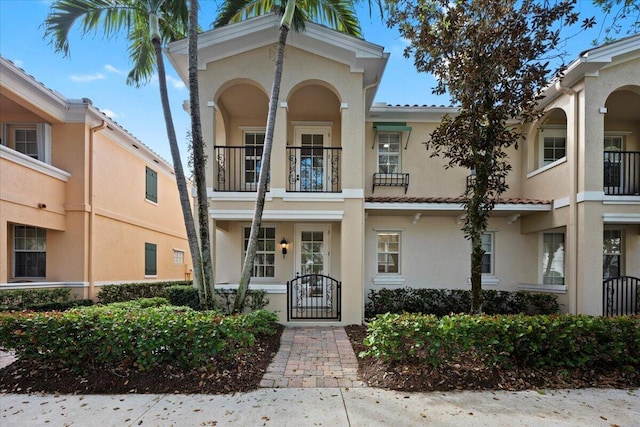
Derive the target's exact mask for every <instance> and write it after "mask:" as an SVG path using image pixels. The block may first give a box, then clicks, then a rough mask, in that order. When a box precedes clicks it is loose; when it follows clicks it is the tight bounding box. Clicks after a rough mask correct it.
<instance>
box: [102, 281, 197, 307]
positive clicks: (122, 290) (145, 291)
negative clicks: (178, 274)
mask: <svg viewBox="0 0 640 427" xmlns="http://www.w3.org/2000/svg"><path fill="white" fill-rule="evenodd" d="M180 285H182V286H192V285H193V283H192V282H191V281H189V280H177V281H172V282H140V283H121V284H118V285H115V284H114V285H104V286H102V288H101V289H100V293H99V294H98V299H99V300H100V302H101V303H103V304H111V303H112V302H122V301H132V300H135V299H138V298H154V297H162V298H168V294H167V288H169V287H171V286H180Z"/></svg>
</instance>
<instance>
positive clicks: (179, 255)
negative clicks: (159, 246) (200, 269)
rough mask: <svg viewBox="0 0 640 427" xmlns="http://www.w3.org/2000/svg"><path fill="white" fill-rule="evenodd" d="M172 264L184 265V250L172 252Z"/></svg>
mask: <svg viewBox="0 0 640 427" xmlns="http://www.w3.org/2000/svg"><path fill="white" fill-rule="evenodd" d="M173 263H174V264H175V265H184V250H182V249H174V250H173Z"/></svg>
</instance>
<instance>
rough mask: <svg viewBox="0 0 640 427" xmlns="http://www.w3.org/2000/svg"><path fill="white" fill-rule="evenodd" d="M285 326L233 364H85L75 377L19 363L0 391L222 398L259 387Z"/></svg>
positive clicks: (1, 377)
mask: <svg viewBox="0 0 640 427" xmlns="http://www.w3.org/2000/svg"><path fill="white" fill-rule="evenodd" d="M283 329H284V327H282V326H281V327H280V328H279V329H278V332H277V333H276V334H275V335H271V336H267V335H259V336H258V337H257V339H256V343H255V345H254V346H253V347H252V348H250V349H249V350H248V351H245V352H242V353H240V354H238V355H237V356H236V357H234V358H233V360H231V361H229V360H218V359H216V358H213V359H212V363H211V364H210V365H209V366H210V367H208V368H204V367H203V368H200V369H196V370H184V369H179V368H176V367H173V366H164V367H162V368H158V369H154V370H152V371H148V372H138V371H137V370H135V369H133V368H125V367H122V366H111V367H109V366H100V367H98V366H87V367H86V372H83V373H82V374H77V373H75V372H73V371H72V370H70V369H68V368H65V367H63V366H58V365H56V364H46V363H42V362H39V361H33V360H22V359H19V360H17V361H16V362H14V363H12V364H11V365H9V366H7V367H5V368H4V369H1V370H0V392H1V393H34V392H42V393H65V394H66V393H71V394H76V393H77V394H80V393H82V394H101V393H104V394H120V393H153V394H164V393H180V394H192V393H203V394H223V393H236V392H242V391H250V390H255V389H257V388H258V386H259V384H260V380H262V376H263V374H264V372H265V371H266V369H267V366H269V363H270V362H271V360H272V359H273V356H274V355H275V354H276V353H277V352H278V348H279V347H280V336H281V335H282V331H283Z"/></svg>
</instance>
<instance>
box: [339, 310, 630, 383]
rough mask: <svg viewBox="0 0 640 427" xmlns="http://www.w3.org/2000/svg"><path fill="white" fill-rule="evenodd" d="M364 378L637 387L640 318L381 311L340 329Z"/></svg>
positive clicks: (397, 381)
mask: <svg viewBox="0 0 640 427" xmlns="http://www.w3.org/2000/svg"><path fill="white" fill-rule="evenodd" d="M346 330H347V333H348V334H349V337H350V340H351V343H352V346H353V347H354V350H355V351H356V354H359V355H360V357H359V358H358V359H359V360H358V362H359V373H360V375H361V377H362V379H363V380H364V381H365V382H367V383H368V384H369V385H372V386H377V387H383V388H390V389H395V390H407V391H435V390H463V389H464V390H473V389H507V390H523V389H535V388H584V387H616V388H624V387H638V386H640V317H638V316H636V317H625V316H621V317H617V318H603V317H592V316H570V315H550V316H548V315H538V316H525V315H508V316H503V315H495V316H470V315H451V316H444V317H441V318H438V317H436V316H433V315H430V316H423V315H417V314H407V313H405V314H385V315H381V316H378V317H377V318H376V319H375V320H374V321H372V322H371V323H370V324H369V325H368V328H367V327H362V326H349V327H347V328H346Z"/></svg>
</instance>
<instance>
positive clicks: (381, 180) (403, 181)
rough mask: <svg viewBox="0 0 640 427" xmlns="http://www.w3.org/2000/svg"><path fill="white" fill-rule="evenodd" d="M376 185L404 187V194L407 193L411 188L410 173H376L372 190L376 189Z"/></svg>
mask: <svg viewBox="0 0 640 427" xmlns="http://www.w3.org/2000/svg"><path fill="white" fill-rule="evenodd" d="M376 187H403V188H404V194H407V189H408V188H409V174H408V173H374V174H373V188H372V189H371V192H372V193H373V192H375V191H376Z"/></svg>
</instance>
